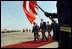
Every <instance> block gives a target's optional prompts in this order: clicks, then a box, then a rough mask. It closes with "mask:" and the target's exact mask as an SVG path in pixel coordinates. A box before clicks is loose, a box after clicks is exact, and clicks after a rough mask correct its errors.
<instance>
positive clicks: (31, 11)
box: [23, 1, 38, 24]
mask: <svg viewBox="0 0 72 49" xmlns="http://www.w3.org/2000/svg"><path fill="white" fill-rule="evenodd" d="M35 8H38V5H37V2H36V1H24V2H23V10H24V13H25V14H26V16H27V18H28V20H29V22H30V23H31V24H32V23H33V21H34V20H35V19H36V16H37V15H38V14H37V12H36V11H35Z"/></svg>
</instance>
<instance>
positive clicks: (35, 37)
mask: <svg viewBox="0 0 72 49" xmlns="http://www.w3.org/2000/svg"><path fill="white" fill-rule="evenodd" d="M32 32H33V33H34V41H36V39H38V40H39V37H38V36H39V34H38V26H37V25H35V26H33V29H32Z"/></svg>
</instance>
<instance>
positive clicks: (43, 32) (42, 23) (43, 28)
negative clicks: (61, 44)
mask: <svg viewBox="0 0 72 49" xmlns="http://www.w3.org/2000/svg"><path fill="white" fill-rule="evenodd" d="M40 29H41V32H42V41H43V40H44V38H45V39H46V40H47V37H46V35H45V32H46V30H47V26H46V22H43V19H41V23H40Z"/></svg>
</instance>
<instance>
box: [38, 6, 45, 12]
mask: <svg viewBox="0 0 72 49" xmlns="http://www.w3.org/2000/svg"><path fill="white" fill-rule="evenodd" d="M37 6H38V5H37ZM38 7H39V8H40V9H41V11H43V12H44V13H45V11H44V10H43V9H42V8H41V7H40V6H38Z"/></svg>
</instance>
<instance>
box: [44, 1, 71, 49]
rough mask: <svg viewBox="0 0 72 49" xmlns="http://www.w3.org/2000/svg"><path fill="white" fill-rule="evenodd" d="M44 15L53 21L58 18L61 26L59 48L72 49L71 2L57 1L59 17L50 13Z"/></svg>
mask: <svg viewBox="0 0 72 49" xmlns="http://www.w3.org/2000/svg"><path fill="white" fill-rule="evenodd" d="M44 14H45V15H46V16H47V17H49V18H50V19H51V20H52V21H53V19H52V18H56V17H57V18H58V22H59V26H60V28H59V48H71V2H70V1H57V16H56V15H55V14H53V13H48V12H45V13H44ZM50 16H51V17H50Z"/></svg>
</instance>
